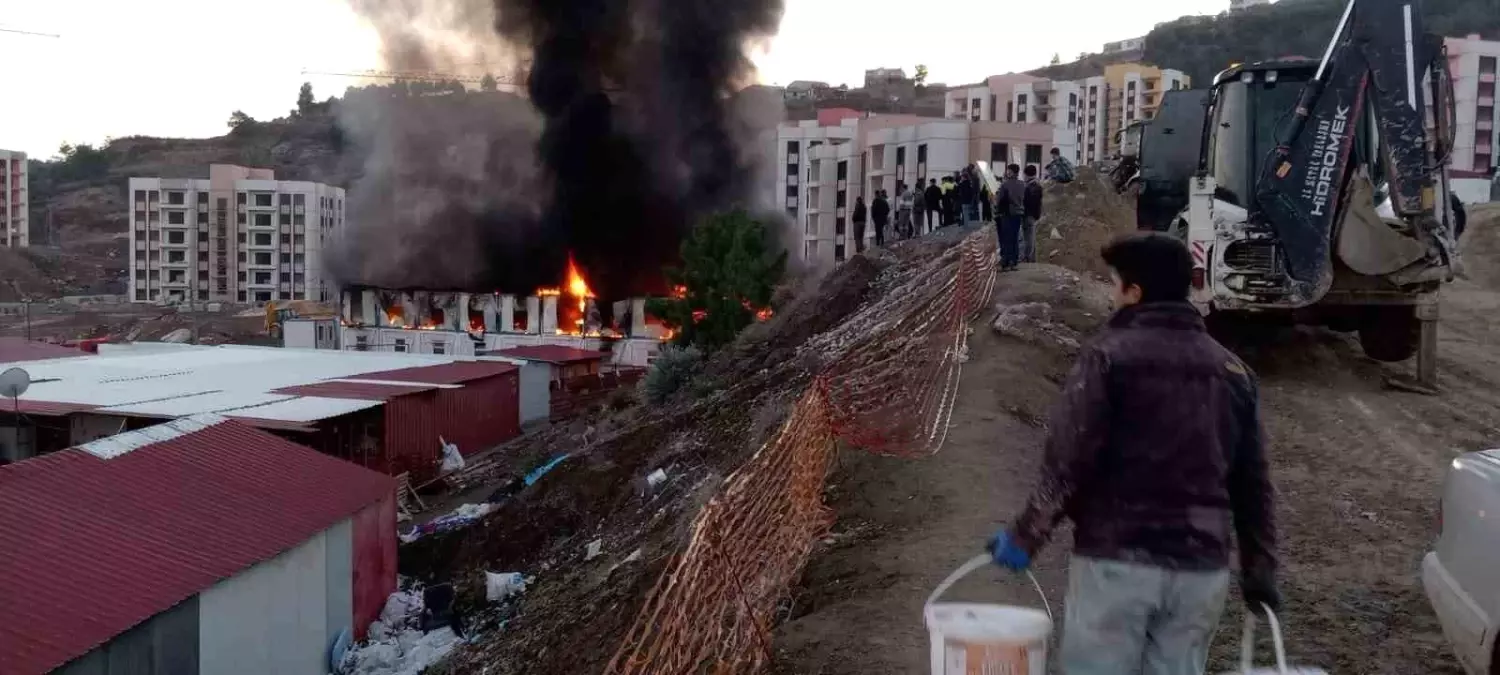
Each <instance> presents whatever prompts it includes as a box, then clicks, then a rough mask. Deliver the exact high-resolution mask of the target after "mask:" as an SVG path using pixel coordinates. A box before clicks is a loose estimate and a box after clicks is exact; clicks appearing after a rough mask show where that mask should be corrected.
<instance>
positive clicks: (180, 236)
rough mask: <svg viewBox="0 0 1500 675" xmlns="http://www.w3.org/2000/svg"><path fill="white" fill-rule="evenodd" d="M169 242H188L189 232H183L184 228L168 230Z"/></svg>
mask: <svg viewBox="0 0 1500 675" xmlns="http://www.w3.org/2000/svg"><path fill="white" fill-rule="evenodd" d="M167 243H168V244H186V243H187V233H186V232H183V231H182V230H168V231H167Z"/></svg>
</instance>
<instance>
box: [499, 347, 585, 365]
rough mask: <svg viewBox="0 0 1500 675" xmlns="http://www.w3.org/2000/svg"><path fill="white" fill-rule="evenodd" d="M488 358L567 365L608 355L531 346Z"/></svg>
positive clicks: (504, 350)
mask: <svg viewBox="0 0 1500 675" xmlns="http://www.w3.org/2000/svg"><path fill="white" fill-rule="evenodd" d="M486 355H488V356H504V357H507V358H512V359H525V360H527V361H542V362H544V363H554V364H558V365H567V364H570V363H585V362H588V361H602V360H603V359H604V357H605V356H607V354H605V353H604V352H596V351H592V350H588V349H577V348H574V347H564V346H561V345H530V346H526V347H511V348H510V349H502V350H499V351H493V352H486Z"/></svg>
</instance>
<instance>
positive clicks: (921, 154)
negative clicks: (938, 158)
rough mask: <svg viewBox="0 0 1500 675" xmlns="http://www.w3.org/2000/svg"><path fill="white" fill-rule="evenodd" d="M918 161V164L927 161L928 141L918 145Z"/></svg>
mask: <svg viewBox="0 0 1500 675" xmlns="http://www.w3.org/2000/svg"><path fill="white" fill-rule="evenodd" d="M917 163H918V164H926V163H927V144H926V143H923V144H921V145H919V146H917Z"/></svg>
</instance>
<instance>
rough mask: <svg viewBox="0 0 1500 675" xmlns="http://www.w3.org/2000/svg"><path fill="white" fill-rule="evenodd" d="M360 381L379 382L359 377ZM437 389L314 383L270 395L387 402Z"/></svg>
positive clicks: (426, 386)
mask: <svg viewBox="0 0 1500 675" xmlns="http://www.w3.org/2000/svg"><path fill="white" fill-rule="evenodd" d="M359 378H360V379H374V380H380V379H385V378H379V377H376V378H370V377H367V376H365V375H360V376H359ZM433 389H437V387H434V386H430V385H425V384H375V383H373V382H314V383H312V384H299V385H296V386H293V387H282V388H280V389H276V390H273V391H272V392H271V393H272V394H286V395H289V396H321V397H323V398H353V399H359V400H362V401H389V400H391V399H393V398H395V397H397V396H405V395H407V394H415V393H419V392H424V391H432V390H433Z"/></svg>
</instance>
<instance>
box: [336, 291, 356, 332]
mask: <svg viewBox="0 0 1500 675" xmlns="http://www.w3.org/2000/svg"><path fill="white" fill-rule="evenodd" d="M355 297H357V296H355V295H354V291H351V290H347V289H345V290H341V291H339V317H340V318H342V319H343V321H342V322H341V323H343V324H344V325H346V326H347V325H349V324H351V323H354V311H355V309H354V298H355Z"/></svg>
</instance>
